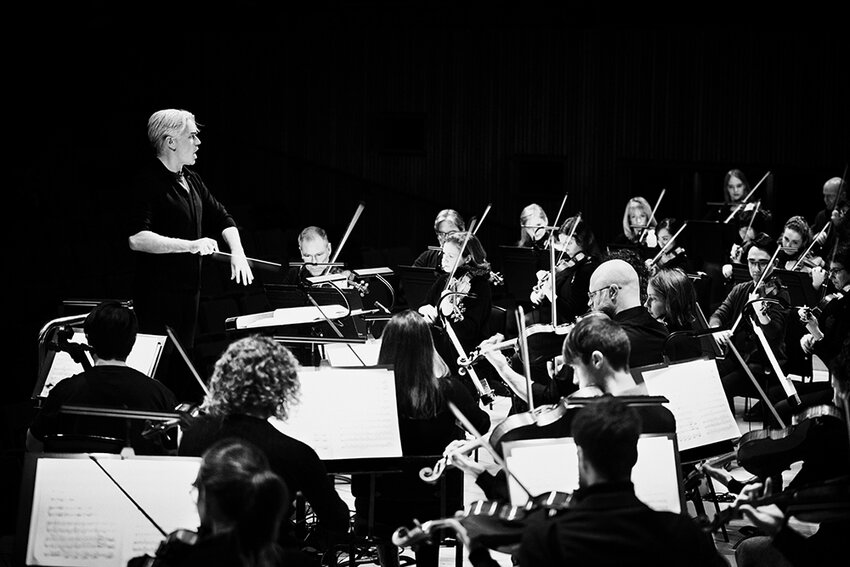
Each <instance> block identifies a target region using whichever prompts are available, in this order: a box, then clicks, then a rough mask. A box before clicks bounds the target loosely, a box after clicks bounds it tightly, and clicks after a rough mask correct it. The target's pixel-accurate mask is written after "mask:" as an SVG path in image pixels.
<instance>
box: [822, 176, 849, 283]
mask: <svg viewBox="0 0 850 567" xmlns="http://www.w3.org/2000/svg"><path fill="white" fill-rule="evenodd" d="M846 177H847V164H844V173H843V174H842V175H841V181H840V182H839V183H838V193H836V195H835V202H834V203H833V204H832V211H831V212H835V209H836V208H838V201H840V200H841V193H842V192H843V189H844V184H845V181H844V179H845V178H846ZM830 216H831V215H830ZM831 224H832V219H831V218H830V220H828V221H827V223H826V226H830V225H831ZM836 254H838V239H837V238H836V239H835V243H834V244H833V245H832V254H831V255H830V258H829V267H830V268H832V264H833V262H835V256H836Z"/></svg>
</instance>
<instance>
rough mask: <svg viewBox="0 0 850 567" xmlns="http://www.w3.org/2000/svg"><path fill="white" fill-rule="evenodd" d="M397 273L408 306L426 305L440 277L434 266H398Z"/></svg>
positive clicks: (414, 307) (412, 307)
mask: <svg viewBox="0 0 850 567" xmlns="http://www.w3.org/2000/svg"><path fill="white" fill-rule="evenodd" d="M396 273H397V274H398V277H399V281H400V284H401V289H402V293H403V294H404V298H405V301H406V303H407V306H408V307H410V308H411V309H416V308H417V307H419V306H421V305H425V302H426V298H427V297H428V292H429V291H430V290H431V286H433V285H434V282H436V281H437V278H439V277H440V276H439V274H438V273H437V272H436V271H435V270H434V268H426V267H422V266H396Z"/></svg>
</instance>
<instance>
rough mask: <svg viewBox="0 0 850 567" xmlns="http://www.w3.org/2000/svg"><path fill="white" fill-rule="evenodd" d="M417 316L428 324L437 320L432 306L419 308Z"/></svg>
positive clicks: (435, 309)
mask: <svg viewBox="0 0 850 567" xmlns="http://www.w3.org/2000/svg"><path fill="white" fill-rule="evenodd" d="M419 314H420V315H422V316H423V317H425V320H426V321H428V322H429V323H433V322H434V321H436V320H437V308H436V307H434V306H433V305H430V304H428V305H423V306H422V307H420V308H419Z"/></svg>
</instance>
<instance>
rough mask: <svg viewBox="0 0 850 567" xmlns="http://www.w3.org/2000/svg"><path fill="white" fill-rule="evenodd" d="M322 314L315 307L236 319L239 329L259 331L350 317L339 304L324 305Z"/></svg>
mask: <svg viewBox="0 0 850 567" xmlns="http://www.w3.org/2000/svg"><path fill="white" fill-rule="evenodd" d="M321 307H322V310H321V312H320V311H319V310H318V309H316V307H315V306H314V305H304V306H301V307H282V308H280V309H275V310H274V311H265V312H263V313H252V314H251V315H241V316H239V317H236V328H237V329H257V328H262V327H280V326H283V325H301V324H305V323H318V322H320V321H324V320H325V318H324V317H323V316H322V313H324V314H325V316H327V318H328V319H339V318H341V317H345V316H346V315H348V309H346V308H345V307H344V306H342V305H339V304H333V305H322V306H321Z"/></svg>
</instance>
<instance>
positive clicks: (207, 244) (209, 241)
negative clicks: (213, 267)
mask: <svg viewBox="0 0 850 567" xmlns="http://www.w3.org/2000/svg"><path fill="white" fill-rule="evenodd" d="M189 252H191V253H192V254H200V255H201V256H209V255H210V254H212V253H213V252H218V242H216V241H215V239H214V238H199V239H197V240H193V241H192V242H191V245H190V247H189Z"/></svg>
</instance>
